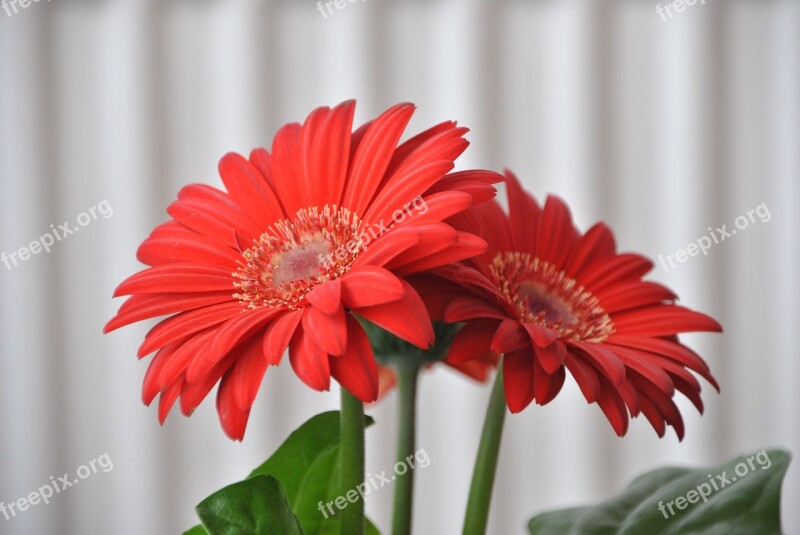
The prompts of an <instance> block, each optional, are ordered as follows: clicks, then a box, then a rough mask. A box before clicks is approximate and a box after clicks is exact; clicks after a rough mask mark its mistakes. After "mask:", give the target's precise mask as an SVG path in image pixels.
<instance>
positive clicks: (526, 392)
mask: <svg viewBox="0 0 800 535" xmlns="http://www.w3.org/2000/svg"><path fill="white" fill-rule="evenodd" d="M533 364H534V361H533V352H532V351H531V350H530V349H523V350H521V351H514V352H512V353H508V354H507V355H506V356H505V357H503V387H504V388H505V391H506V403H507V404H508V409H509V410H510V411H511V412H513V413H517V412H521V411H522V409H524V408H525V407H527V406H528V405H530V404H531V401H533V397H534V387H533Z"/></svg>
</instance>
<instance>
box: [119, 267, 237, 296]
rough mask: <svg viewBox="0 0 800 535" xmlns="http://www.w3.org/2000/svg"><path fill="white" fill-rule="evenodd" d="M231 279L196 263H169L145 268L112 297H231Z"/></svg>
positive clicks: (228, 275)
mask: <svg viewBox="0 0 800 535" xmlns="http://www.w3.org/2000/svg"><path fill="white" fill-rule="evenodd" d="M233 280H234V279H233V277H232V276H231V272H230V271H228V270H225V269H220V268H215V267H207V266H198V265H195V264H169V265H164V266H155V267H151V268H149V269H145V270H143V271H140V272H139V273H136V274H135V275H132V276H130V277H128V278H127V279H125V281H123V282H122V284H120V285H119V286H118V287H117V289H116V291H115V292H114V297H119V296H121V295H131V294H135V293H183V292H187V293H189V292H214V291H224V290H228V291H230V292H231V295H232V294H233V291H234V287H233Z"/></svg>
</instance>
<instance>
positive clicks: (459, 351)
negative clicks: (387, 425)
mask: <svg viewBox="0 0 800 535" xmlns="http://www.w3.org/2000/svg"><path fill="white" fill-rule="evenodd" d="M498 325H499V323H498V322H497V321H496V320H476V321H471V322H469V323H467V324H466V325H464V326H463V327H462V328H461V329H460V330H459V331H458V332H457V333H456V335H455V337H454V338H453V342H452V343H451V344H450V349H449V351H448V354H447V361H448V362H450V363H452V364H459V363H463V362H467V361H470V360H472V359H476V358H478V357H482V356H484V355H486V354H487V353H490V352H491V349H490V346H491V343H492V338H493V337H494V336H495V331H497V327H498Z"/></svg>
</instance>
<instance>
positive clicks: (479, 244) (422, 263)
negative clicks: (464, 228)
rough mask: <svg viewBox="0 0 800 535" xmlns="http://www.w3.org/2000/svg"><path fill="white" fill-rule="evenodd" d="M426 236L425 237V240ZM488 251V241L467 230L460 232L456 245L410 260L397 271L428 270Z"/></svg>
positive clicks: (399, 272)
mask: <svg viewBox="0 0 800 535" xmlns="http://www.w3.org/2000/svg"><path fill="white" fill-rule="evenodd" d="M424 239H425V238H423V240H424ZM485 251H486V242H485V241H484V240H483V239H482V238H478V237H477V236H474V235H472V234H468V233H466V232H459V233H458V241H457V242H456V243H455V245H453V246H451V247H448V248H447V249H445V250H443V251H441V252H438V253H434V254H431V255H428V256H426V257H424V258H420V259H419V260H415V261H413V262H409V263H407V264H405V265H404V266H402V267H401V268H398V269H397V270H396V272H397V273H398V274H401V275H406V274H410V273H418V272H422V271H427V270H429V269H432V268H435V267H438V266H442V265H445V264H449V263H451V262H458V261H460V260H465V259H467V258H472V257H473V256H476V255H479V254H482V253H484V252H485Z"/></svg>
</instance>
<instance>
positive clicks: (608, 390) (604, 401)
mask: <svg viewBox="0 0 800 535" xmlns="http://www.w3.org/2000/svg"><path fill="white" fill-rule="evenodd" d="M601 381H602V383H603V387H602V389H601V390H600V396H599V397H598V398H597V404H598V405H599V406H600V408H601V409H602V410H603V413H604V414H605V415H606V418H608V421H609V422H611V427H613V428H614V431H615V432H616V433H617V436H620V437H621V436H624V435H625V433H627V432H628V411H627V410H626V408H625V402H624V401H623V400H622V398H621V397H620V395H619V393H617V391H616V390H615V388H614V386H613V385H612V384H611V383H609V382H608V381H607V380H605V379H601Z"/></svg>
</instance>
